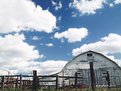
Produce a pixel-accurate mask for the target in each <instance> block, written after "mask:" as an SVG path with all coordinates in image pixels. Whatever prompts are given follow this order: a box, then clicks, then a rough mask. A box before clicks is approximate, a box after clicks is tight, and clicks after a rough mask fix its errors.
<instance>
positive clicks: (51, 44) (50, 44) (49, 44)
mask: <svg viewBox="0 0 121 91" xmlns="http://www.w3.org/2000/svg"><path fill="white" fill-rule="evenodd" d="M45 45H46V46H47V47H53V46H54V45H53V43H48V44H45Z"/></svg>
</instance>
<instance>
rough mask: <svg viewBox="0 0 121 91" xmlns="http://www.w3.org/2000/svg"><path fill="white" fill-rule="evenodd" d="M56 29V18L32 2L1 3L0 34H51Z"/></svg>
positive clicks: (4, 0) (16, 0)
mask: <svg viewBox="0 0 121 91" xmlns="http://www.w3.org/2000/svg"><path fill="white" fill-rule="evenodd" d="M54 28H56V17H55V16H54V15H52V13H50V12H49V11H48V10H43V9H42V8H41V7H40V6H39V5H37V6H36V5H35V4H34V3H33V2H32V1H31V0H12V1H10V0H2V1H1V2H0V33H9V32H19V31H21V30H22V29H23V30H24V31H26V29H28V30H29V31H32V30H36V31H44V32H47V33H50V32H52V31H53V29H54Z"/></svg>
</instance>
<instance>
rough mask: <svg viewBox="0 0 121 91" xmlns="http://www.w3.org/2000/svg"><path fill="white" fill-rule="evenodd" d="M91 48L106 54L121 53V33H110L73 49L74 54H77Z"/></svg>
mask: <svg viewBox="0 0 121 91" xmlns="http://www.w3.org/2000/svg"><path fill="white" fill-rule="evenodd" d="M89 50H92V51H97V52H101V53H104V54H108V53H111V54H113V53H121V35H118V34H113V33H110V34H109V35H108V36H106V37H103V38H101V40H100V41H98V42H95V43H90V44H84V45H82V46H81V47H80V48H75V49H73V51H72V54H73V56H76V55H78V54H80V53H82V52H85V51H89Z"/></svg>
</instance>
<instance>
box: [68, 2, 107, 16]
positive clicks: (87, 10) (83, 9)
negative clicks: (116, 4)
mask: <svg viewBox="0 0 121 91" xmlns="http://www.w3.org/2000/svg"><path fill="white" fill-rule="evenodd" d="M105 1H106V0H73V3H71V4H70V5H69V6H73V7H75V8H76V9H78V10H79V12H80V13H81V14H82V15H84V14H95V13H96V10H99V9H102V8H103V4H104V3H105Z"/></svg>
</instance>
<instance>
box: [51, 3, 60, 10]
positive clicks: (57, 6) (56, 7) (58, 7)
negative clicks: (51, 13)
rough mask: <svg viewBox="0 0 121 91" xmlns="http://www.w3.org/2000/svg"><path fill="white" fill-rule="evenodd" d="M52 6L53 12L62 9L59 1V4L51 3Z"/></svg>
mask: <svg viewBox="0 0 121 91" xmlns="http://www.w3.org/2000/svg"><path fill="white" fill-rule="evenodd" d="M52 5H53V6H54V7H55V10H59V9H61V8H62V3H61V1H59V3H57V2H54V1H52Z"/></svg>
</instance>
